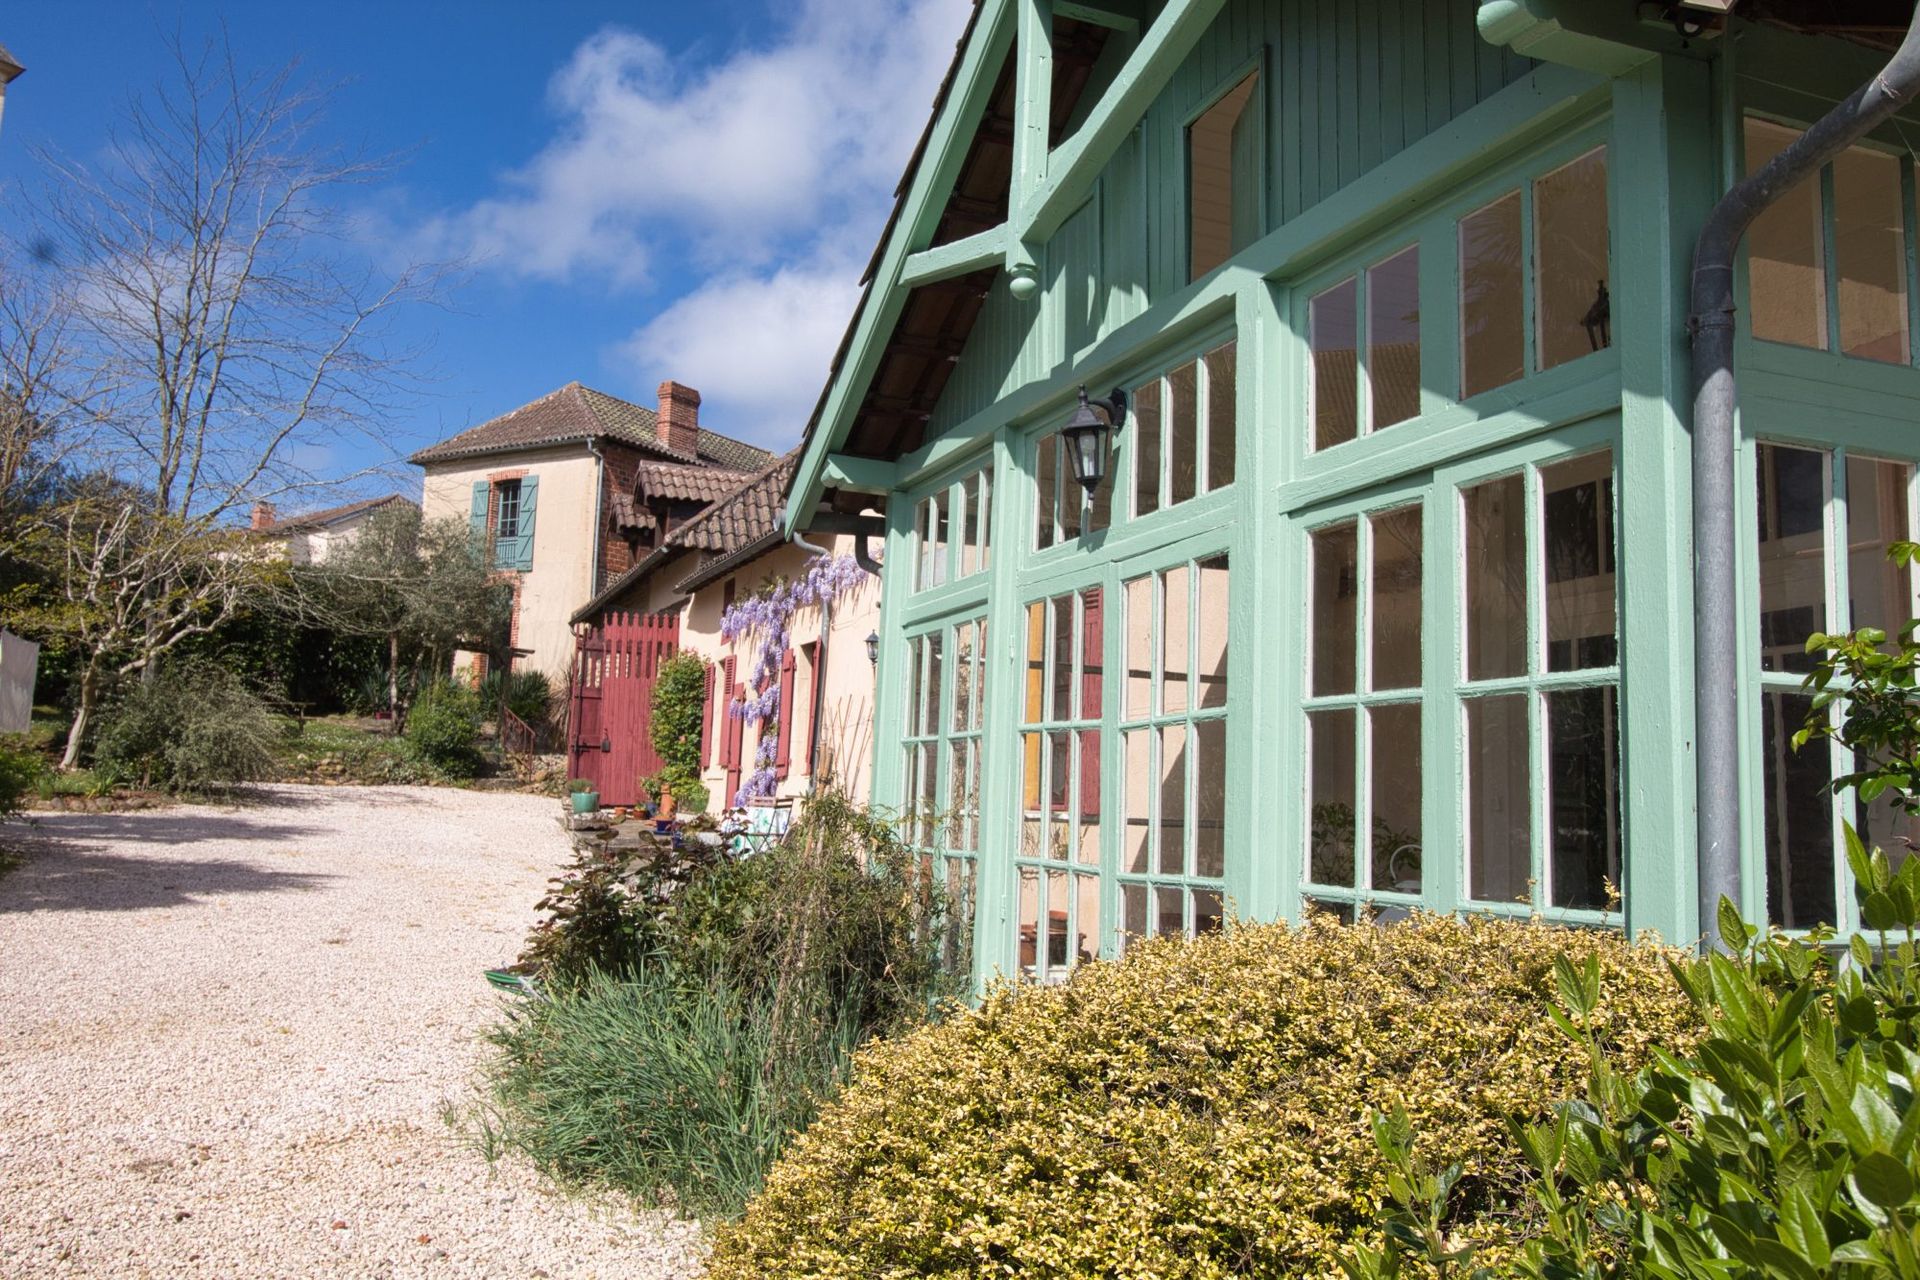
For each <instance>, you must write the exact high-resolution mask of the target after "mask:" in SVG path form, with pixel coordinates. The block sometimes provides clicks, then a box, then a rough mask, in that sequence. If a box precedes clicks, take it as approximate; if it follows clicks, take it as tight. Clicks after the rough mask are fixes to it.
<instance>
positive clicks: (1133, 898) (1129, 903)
mask: <svg viewBox="0 0 1920 1280" xmlns="http://www.w3.org/2000/svg"><path fill="white" fill-rule="evenodd" d="M1148 892H1149V890H1148V889H1147V886H1146V885H1143V884H1123V885H1121V886H1120V927H1121V928H1122V929H1124V930H1126V932H1127V936H1128V937H1132V938H1144V937H1146V936H1147V894H1148ZM1123 941H1124V940H1123Z"/></svg>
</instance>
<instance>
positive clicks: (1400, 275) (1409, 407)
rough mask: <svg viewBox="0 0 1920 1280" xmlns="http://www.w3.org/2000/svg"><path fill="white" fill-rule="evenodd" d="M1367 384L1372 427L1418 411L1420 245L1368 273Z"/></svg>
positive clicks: (1408, 416)
mask: <svg viewBox="0 0 1920 1280" xmlns="http://www.w3.org/2000/svg"><path fill="white" fill-rule="evenodd" d="M1367 386H1368V388H1369V391H1370V394H1371V396H1372V400H1373V407H1372V412H1371V413H1370V415H1369V418H1370V420H1371V422H1372V424H1373V430H1375V431H1378V430H1379V429H1380V428H1381V427H1390V426H1392V425H1393V424H1394V423H1396V422H1405V421H1406V420H1407V419H1408V418H1417V417H1419V416H1420V246H1419V245H1414V246H1413V247H1411V248H1408V249H1402V250H1401V251H1400V252H1399V253H1396V254H1394V255H1393V256H1392V257H1391V258H1388V259H1387V260H1386V261H1385V262H1383V263H1381V264H1380V265H1379V266H1377V267H1375V268H1373V269H1372V270H1371V271H1369V272H1367Z"/></svg>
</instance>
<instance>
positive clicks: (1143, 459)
mask: <svg viewBox="0 0 1920 1280" xmlns="http://www.w3.org/2000/svg"><path fill="white" fill-rule="evenodd" d="M1159 509H1160V380H1159V379H1158V378H1155V379H1154V380H1153V381H1151V382H1149V383H1147V384H1146V385H1145V386H1143V387H1141V388H1140V389H1139V390H1138V391H1135V392H1134V393H1133V513H1134V514H1135V515H1138V516H1144V515H1148V514H1150V513H1152V512H1155V511H1158V510H1159Z"/></svg>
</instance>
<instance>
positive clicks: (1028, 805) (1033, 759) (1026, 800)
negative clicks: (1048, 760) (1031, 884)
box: [1020, 733, 1046, 858]
mask: <svg viewBox="0 0 1920 1280" xmlns="http://www.w3.org/2000/svg"><path fill="white" fill-rule="evenodd" d="M1043 746H1044V740H1043V737H1042V735H1040V734H1037V733H1023V734H1021V735H1020V856H1021V857H1023V858H1038V857H1040V856H1041V853H1042V850H1044V849H1045V847H1046V846H1045V844H1044V843H1043V839H1042V836H1043V833H1042V831H1041V819H1042V817H1043V815H1042V813H1041V809H1040V764H1041V753H1042V748H1043Z"/></svg>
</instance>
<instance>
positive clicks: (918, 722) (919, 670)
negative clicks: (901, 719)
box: [907, 639, 927, 738]
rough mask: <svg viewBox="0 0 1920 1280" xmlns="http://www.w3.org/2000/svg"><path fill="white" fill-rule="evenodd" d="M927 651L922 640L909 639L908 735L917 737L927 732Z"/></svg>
mask: <svg viewBox="0 0 1920 1280" xmlns="http://www.w3.org/2000/svg"><path fill="white" fill-rule="evenodd" d="M926 687H927V652H926V645H925V644H924V643H923V642H922V640H918V639H916V640H909V641H907V736H908V737H914V738H917V737H919V736H920V735H921V734H923V733H925V732H926V729H925V728H924V725H925V716H924V709H925V707H926V705H927V698H926Z"/></svg>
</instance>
